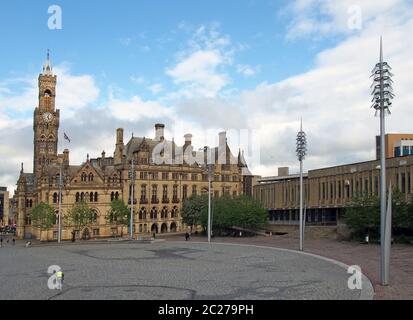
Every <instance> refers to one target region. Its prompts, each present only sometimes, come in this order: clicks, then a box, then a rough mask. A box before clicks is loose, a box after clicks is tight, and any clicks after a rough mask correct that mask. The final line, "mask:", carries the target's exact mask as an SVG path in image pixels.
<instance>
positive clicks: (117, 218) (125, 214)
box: [106, 200, 130, 226]
mask: <svg viewBox="0 0 413 320" xmlns="http://www.w3.org/2000/svg"><path fill="white" fill-rule="evenodd" d="M106 221H107V222H109V223H116V224H120V225H125V226H129V225H130V210H129V208H128V207H127V206H126V204H125V203H124V202H123V201H122V200H113V201H112V203H111V204H110V210H109V212H108V214H107V216H106Z"/></svg>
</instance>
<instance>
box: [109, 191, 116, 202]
mask: <svg viewBox="0 0 413 320" xmlns="http://www.w3.org/2000/svg"><path fill="white" fill-rule="evenodd" d="M113 200H115V193H114V192H113V191H112V193H111V194H110V201H113Z"/></svg>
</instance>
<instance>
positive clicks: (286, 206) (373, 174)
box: [254, 156, 413, 225]
mask: <svg viewBox="0 0 413 320" xmlns="http://www.w3.org/2000/svg"><path fill="white" fill-rule="evenodd" d="M379 169H380V162H379V161H368V162H361V163H353V164H347V165H341V166H336V167H330V168H324V169H318V170H311V171H309V172H308V174H305V175H304V185H305V189H304V190H305V196H304V199H305V207H306V218H307V220H306V221H307V224H313V225H331V224H337V222H338V221H339V220H340V218H341V217H342V215H343V212H344V210H343V209H344V208H345V207H346V205H348V204H349V203H350V202H351V201H352V200H353V199H354V197H356V196H357V195H360V194H364V193H367V194H369V195H376V196H378V195H379V194H380V170H379ZM412 178H413V156H406V157H399V158H391V159H388V160H387V183H388V184H390V183H391V184H392V186H393V187H397V188H398V189H399V190H400V191H401V192H402V193H404V195H405V197H406V200H407V201H411V199H412V194H413V189H412V182H413V181H412ZM258 183H259V184H258V185H257V186H255V187H254V198H255V199H256V200H258V201H260V202H261V203H262V204H263V205H264V206H265V207H266V208H267V209H268V211H269V220H270V223H271V224H281V225H282V224H298V223H299V205H300V203H299V201H300V200H299V187H300V179H299V175H288V176H281V177H270V178H263V179H260V180H259V181H258Z"/></svg>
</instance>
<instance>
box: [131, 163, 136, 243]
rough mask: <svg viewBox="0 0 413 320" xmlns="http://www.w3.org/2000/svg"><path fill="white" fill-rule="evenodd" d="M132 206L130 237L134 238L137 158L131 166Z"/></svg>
mask: <svg viewBox="0 0 413 320" xmlns="http://www.w3.org/2000/svg"><path fill="white" fill-rule="evenodd" d="M130 177H131V201H130V203H131V206H130V239H131V240H133V229H134V228H133V204H134V200H135V197H134V188H135V160H132V166H131V176H130Z"/></svg>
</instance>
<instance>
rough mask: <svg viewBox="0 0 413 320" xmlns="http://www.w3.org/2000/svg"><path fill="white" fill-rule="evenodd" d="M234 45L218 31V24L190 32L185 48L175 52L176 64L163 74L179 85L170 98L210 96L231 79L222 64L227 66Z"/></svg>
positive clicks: (214, 94) (231, 57) (217, 93)
mask: <svg viewBox="0 0 413 320" xmlns="http://www.w3.org/2000/svg"><path fill="white" fill-rule="evenodd" d="M234 52H235V48H234V47H233V46H232V43H231V39H230V38H229V36H226V35H222V34H221V33H220V32H219V24H218V23H213V24H211V25H210V26H205V25H202V26H200V27H199V28H197V29H196V30H195V31H194V33H193V34H192V36H191V38H190V40H189V41H188V43H187V47H186V49H185V50H183V51H180V52H178V53H177V55H176V57H177V63H176V65H174V66H172V67H170V68H167V70H166V74H167V75H168V76H170V77H171V78H172V80H173V82H174V83H175V84H176V85H178V86H179V90H178V91H177V92H175V93H174V94H171V95H169V97H170V98H182V97H183V98H192V97H207V98H213V97H216V96H217V95H219V93H220V92H221V90H222V89H223V88H225V86H227V85H228V84H229V83H230V81H231V79H230V78H229V76H228V75H227V74H226V72H225V71H224V67H225V66H228V65H231V64H232V61H233V55H234Z"/></svg>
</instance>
